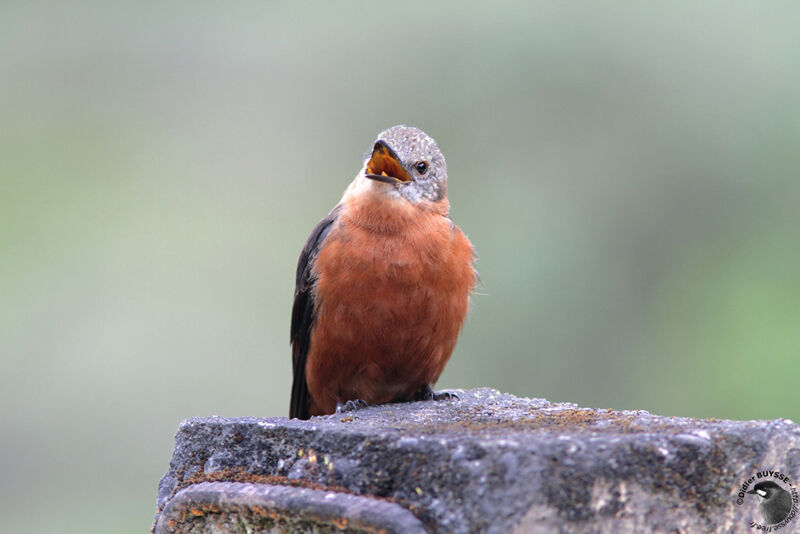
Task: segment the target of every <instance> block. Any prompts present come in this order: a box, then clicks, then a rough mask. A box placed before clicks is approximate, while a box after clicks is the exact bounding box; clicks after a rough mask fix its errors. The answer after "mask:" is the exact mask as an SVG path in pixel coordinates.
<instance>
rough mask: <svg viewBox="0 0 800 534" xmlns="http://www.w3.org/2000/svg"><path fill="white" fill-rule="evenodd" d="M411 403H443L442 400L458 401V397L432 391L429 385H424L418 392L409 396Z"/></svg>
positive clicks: (446, 392)
mask: <svg viewBox="0 0 800 534" xmlns="http://www.w3.org/2000/svg"><path fill="white" fill-rule="evenodd" d="M410 400H412V401H426V400H434V401H443V400H458V395H456V394H455V393H450V392H449V391H434V390H433V388H432V387H431V386H430V384H425V385H424V386H422V388H420V390H419V391H417V392H416V393H414V395H412V396H411V399H410Z"/></svg>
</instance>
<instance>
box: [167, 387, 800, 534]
mask: <svg viewBox="0 0 800 534" xmlns="http://www.w3.org/2000/svg"><path fill="white" fill-rule="evenodd" d="M457 393H458V395H459V399H458V400H453V401H440V402H433V401H429V402H417V403H408V404H395V405H385V406H377V407H370V408H367V409H363V410H358V411H355V412H347V413H344V414H337V415H332V416H328V417H317V418H313V419H312V420H310V421H298V420H291V421H290V420H287V419H285V418H271V419H257V418H241V419H223V418H219V417H209V418H203V419H190V420H188V421H185V422H184V423H182V424H181V427H180V429H179V430H178V434H177V436H176V446H175V452H174V455H173V458H172V461H171V463H170V469H169V471H168V472H167V474H166V475H165V476H164V478H163V479H162V481H161V484H160V485H159V489H158V500H157V504H158V513H157V516H156V519H157V528H156V530H157V532H200V531H203V532H342V531H345V532H347V531H349V532H378V531H380V530H381V528H382V529H383V530H384V531H385V532H413V531H414V530H415V529H417V530H418V529H425V530H427V531H431V532H455V533H462V532H463V533H466V532H531V533H538V532H542V533H544V532H548V533H552V532H578V533H605V532H752V530H751V529H750V527H749V522H750V521H751V520H755V521H759V520H760V518H759V516H758V506H757V503H756V502H755V498H754V497H752V496H748V499H747V500H745V502H744V504H743V505H737V504H736V498H737V493H738V492H739V489H740V486H741V484H742V482H743V481H745V480H746V479H747V478H748V477H749V476H751V475H752V474H754V473H755V472H756V471H760V470H766V469H769V470H779V471H781V472H782V473H784V474H786V475H788V476H789V477H790V478H791V480H792V484H793V485H795V486H796V485H797V484H796V481H797V480H798V479H800V427H798V426H797V425H796V424H794V423H792V422H791V421H788V420H777V421H720V420H697V419H688V418H675V417H659V416H655V415H651V414H649V413H647V412H642V411H636V412H617V411H610V410H595V409H586V408H578V407H577V406H575V405H572V404H554V403H550V402H547V401H545V400H541V399H522V398H517V397H514V396H511V395H507V394H502V393H499V392H497V391H494V390H491V389H477V390H471V391H458V392H457ZM220 481H233V482H235V483H220ZM212 482H216V483H212ZM181 488H183V489H181ZM177 490H180V491H177ZM798 525H800V519H796V520H795V522H794V523H792V524H790V525H789V526H788V528H787V530H786V531H789V532H791V531H792V530H793V529H794V528H797V526H798Z"/></svg>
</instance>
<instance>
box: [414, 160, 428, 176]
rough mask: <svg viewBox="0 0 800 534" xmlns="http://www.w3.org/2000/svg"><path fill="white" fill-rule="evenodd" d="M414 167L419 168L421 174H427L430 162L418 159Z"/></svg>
mask: <svg viewBox="0 0 800 534" xmlns="http://www.w3.org/2000/svg"><path fill="white" fill-rule="evenodd" d="M414 168H415V169H417V172H418V173H420V174H425V173H426V172H428V162H427V161H418V162H417V163H416V165H414Z"/></svg>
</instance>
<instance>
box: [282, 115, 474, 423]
mask: <svg viewBox="0 0 800 534" xmlns="http://www.w3.org/2000/svg"><path fill="white" fill-rule="evenodd" d="M449 210H450V203H449V201H448V198H447V165H446V163H445V159H444V156H443V155H442V152H441V151H440V150H439V147H438V145H437V144H436V141H434V140H433V138H431V137H430V136H429V135H427V134H426V133H425V132H423V131H422V130H420V129H418V128H414V127H411V126H404V125H398V126H393V127H391V128H388V129H386V130H384V131H382V132H381V133H380V134H378V136H377V139H376V140H375V142H374V143H373V144H372V149H371V150H370V151H368V152H367V153H366V154H365V156H364V162H363V165H362V167H361V170H360V171H359V172H358V173H357V174H356V176H355V179H354V180H353V181H352V182H351V183H350V185H349V186H347V188H346V189H345V192H344V194H343V196H342V198H341V200H340V201H339V203H338V204H336V206H335V207H334V208H333V209H332V210H331V211H330V213H328V214H327V215H326V216H325V217H324V218H323V219H322V220H321V221H320V222H319V223H318V224H317V225H316V226H315V227H314V229H313V230H312V231H311V234H310V235H309V237H308V240H307V241H306V243H305V245H304V246H303V248H302V251H301V252H300V257H299V258H298V262H297V273H296V279H295V292H294V304H293V306H292V318H291V332H290V342H291V347H292V370H293V380H292V392H291V399H290V407H289V417H290V418H298V419H309V418H310V417H311V416H315V415H329V414H332V413H335V412H337V411H338V412H341V411H347V410H351V409H357V408H359V407H363V406H365V405H374V404H382V403H387V402H404V401H415V400H431V399H433V400H442V399H447V398H452V397H453V395H452V394H449V393H446V392H442V393H437V392H434V390H433V384H435V383H436V381H437V380H438V378H439V376H440V375H441V373H442V371H443V370H444V367H445V364H446V363H447V361H448V360H449V358H450V355H451V354H452V352H453V349H454V348H455V345H456V340H457V337H458V334H459V332H460V330H461V328H462V325H463V323H464V320H465V317H466V315H467V311H468V308H469V300H470V297H471V294H472V292H473V289H474V288H475V285H476V282H477V280H478V275H477V271H476V270H475V265H474V264H475V260H476V256H475V250H474V248H473V246H472V244H471V242H470V241H469V239H468V238H467V236H466V235H465V234H464V233H463V232H462V231H461V229H460V228H459V227H458V226H456V225H455V223H454V222H453V221H452V220H451V219H450V218H449Z"/></svg>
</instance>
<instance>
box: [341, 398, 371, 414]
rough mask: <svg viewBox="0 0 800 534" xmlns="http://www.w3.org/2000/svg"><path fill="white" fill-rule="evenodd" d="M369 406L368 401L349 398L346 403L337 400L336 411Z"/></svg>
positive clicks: (347, 410) (353, 409) (352, 410)
mask: <svg viewBox="0 0 800 534" xmlns="http://www.w3.org/2000/svg"><path fill="white" fill-rule="evenodd" d="M367 406H369V404H367V401H365V400H361V399H355V400H349V401H347V402H345V403H344V404H342V403H341V402H337V403H336V413H343V412H354V411H356V410H360V409H362V408H366V407H367Z"/></svg>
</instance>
